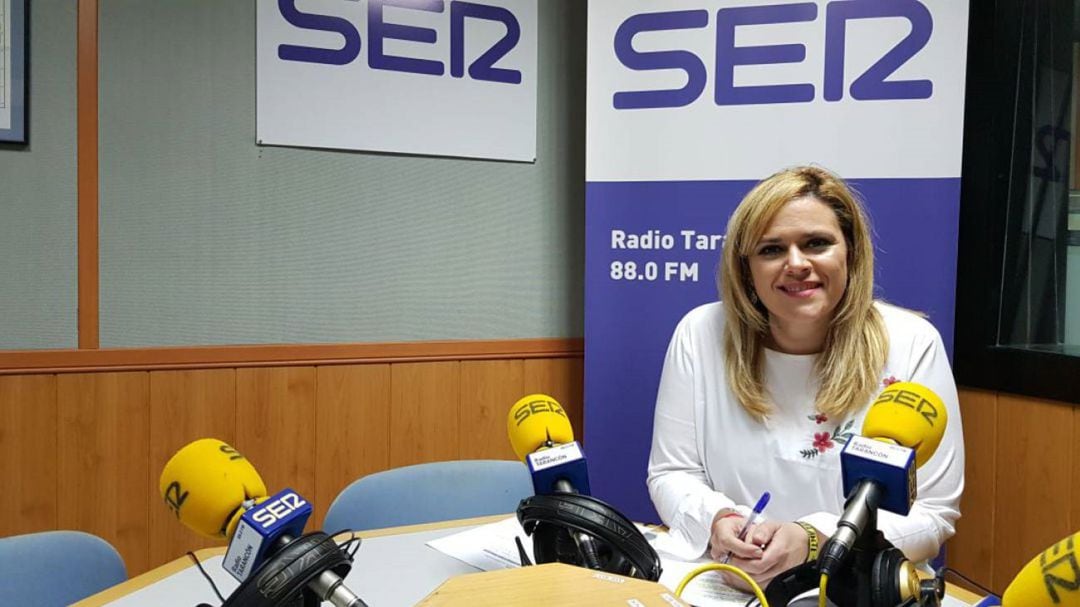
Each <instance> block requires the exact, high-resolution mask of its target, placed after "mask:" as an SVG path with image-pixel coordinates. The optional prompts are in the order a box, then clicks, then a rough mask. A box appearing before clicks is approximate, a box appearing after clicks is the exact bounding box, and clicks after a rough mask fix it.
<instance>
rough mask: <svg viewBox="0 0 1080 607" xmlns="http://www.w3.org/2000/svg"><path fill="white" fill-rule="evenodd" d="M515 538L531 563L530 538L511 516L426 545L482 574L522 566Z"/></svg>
mask: <svg viewBox="0 0 1080 607" xmlns="http://www.w3.org/2000/svg"><path fill="white" fill-rule="evenodd" d="M515 537H519V538H521V545H522V546H524V547H525V552H526V553H527V554H528V555H529V561H530V562H531V561H532V560H533V554H532V538H530V537H529V536H527V535H525V530H524V529H522V528H521V523H519V522H518V520H517V519H516V518H514V517H512V516H511V517H508V518H506V519H504V520H501V521H498V522H496V523H489V524H487V525H480V526H479V527H473V528H472V529H469V530H467V531H462V532H461V533H455V534H453V535H447V536H444V537H440V538H438V539H434V540H431V541H430V542H428V543H427V545H428V546H431V547H432V548H434V549H436V550H438V551H439V552H441V553H443V554H445V555H447V556H450V557H453V558H456V559H457V560H459V561H463V562H465V563H468V564H469V565H472V566H473V567H476V568H477V569H480V570H481V571H495V570H496V569H511V568H513V567H520V566H521V557H520V556H519V555H518V548H517V544H516V543H515V542H514V538H515Z"/></svg>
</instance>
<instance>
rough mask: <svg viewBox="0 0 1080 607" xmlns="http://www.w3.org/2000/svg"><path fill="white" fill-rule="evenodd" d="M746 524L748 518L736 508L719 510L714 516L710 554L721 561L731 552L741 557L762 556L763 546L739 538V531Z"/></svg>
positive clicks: (757, 557)
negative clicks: (735, 509)
mask: <svg viewBox="0 0 1080 607" xmlns="http://www.w3.org/2000/svg"><path fill="white" fill-rule="evenodd" d="M745 524H746V519H745V518H743V517H742V516H741V515H740V514H739V513H738V512H736V511H734V510H731V509H724V510H721V511H720V512H717V513H716V516H715V517H713V522H712V535H711V536H710V538H709V546H710V549H709V556H711V557H712V558H713V560H717V561H719V560H721V559H723V558H724V557H726V556H727V554H728V552H730V553H731V554H732V556H735V557H738V558H741V559H759V558H761V555H762V554H763V552H764V551H763V550H762V549H761V548H759V547H758V546H755V545H754V544H751V543H748V542H744V541H742V540H740V539H739V532H740V531H742V528H743V525H745ZM748 537H751V536H750V535H748Z"/></svg>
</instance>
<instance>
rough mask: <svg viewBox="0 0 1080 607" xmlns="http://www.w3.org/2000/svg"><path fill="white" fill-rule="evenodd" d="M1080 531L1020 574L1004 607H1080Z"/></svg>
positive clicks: (1005, 597) (1002, 600) (1009, 592)
mask: <svg viewBox="0 0 1080 607" xmlns="http://www.w3.org/2000/svg"><path fill="white" fill-rule="evenodd" d="M1078 546H1080V531H1078V532H1076V533H1074V534H1072V535H1070V536H1069V537H1067V538H1065V539H1063V540H1061V541H1060V542H1058V543H1056V544H1054V545H1053V546H1050V547H1049V548H1047V549H1046V550H1044V551H1042V553H1041V554H1039V555H1038V556H1036V557H1035V558H1033V559H1031V560H1030V561H1028V564H1027V565H1024V568H1023V569H1021V570H1020V573H1018V574H1016V577H1015V578H1013V581H1012V582H1010V583H1009V587H1008V588H1006V589H1005V594H1004V595H1002V597H1001V605H1002V607H1043V606H1044V605H1045V606H1051V605H1053V606H1055V607H1076V606H1078V605H1080V552H1078V551H1077V547H1078Z"/></svg>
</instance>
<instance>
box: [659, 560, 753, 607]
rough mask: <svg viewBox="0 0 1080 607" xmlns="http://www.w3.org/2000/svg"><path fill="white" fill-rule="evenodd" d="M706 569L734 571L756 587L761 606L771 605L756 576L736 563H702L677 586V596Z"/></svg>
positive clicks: (751, 585)
mask: <svg viewBox="0 0 1080 607" xmlns="http://www.w3.org/2000/svg"><path fill="white" fill-rule="evenodd" d="M706 571H730V572H731V573H734V574H735V575H737V576H739V577H741V578H742V579H743V580H744V581H745V582H746V583H747V584H750V587H751V588H753V589H754V596H756V597H757V600H758V601H759V602H760V603H761V607H769V602H768V601H766V600H765V593H764V592H762V591H761V586H758V585H757V582H755V581H754V578H752V577H750V576H749V575H748V574H747V573H746V572H745V571H743V570H742V569H739V568H738V567H736V566H734V565H725V564H723V563H709V564H708V565H702V566H700V567H698V568H697V569H695V570H693V571H691V572H690V573H687V574H686V577H684V578H683V579H682V581H681V582H679V585H678V586H677V587H676V588H675V596H677V597H681V596H682V591H683V589H684V588H686V585H687V584H689V583H690V580H693V579H694V578H696V577H697V576H699V575H701V574H702V573H705V572H706Z"/></svg>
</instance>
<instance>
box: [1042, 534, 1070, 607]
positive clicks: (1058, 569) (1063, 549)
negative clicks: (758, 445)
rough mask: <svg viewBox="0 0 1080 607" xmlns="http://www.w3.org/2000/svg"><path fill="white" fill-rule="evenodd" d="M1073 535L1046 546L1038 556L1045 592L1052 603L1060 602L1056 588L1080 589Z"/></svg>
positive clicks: (1065, 589) (1067, 590) (1066, 590)
mask: <svg viewBox="0 0 1080 607" xmlns="http://www.w3.org/2000/svg"><path fill="white" fill-rule="evenodd" d="M1074 537H1075V536H1072V537H1069V538H1068V539H1066V540H1065V541H1062V542H1058V543H1056V544H1054V545H1053V546H1051V547H1049V548H1047V549H1046V550H1045V551H1044V552H1043V553H1042V555H1040V556H1039V567H1040V569H1041V571H1042V575H1043V583H1044V584H1046V594H1048V595H1050V598H1051V599H1053V601H1054V604H1055V605H1057V604H1059V603H1061V602H1062V598H1061V596H1060V593H1059V592H1058V589H1059V588H1060V589H1061V590H1063V591H1065V592H1076V591H1077V590H1080V563H1077V560H1076V546H1075V545H1074V539H1073V538H1074Z"/></svg>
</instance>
